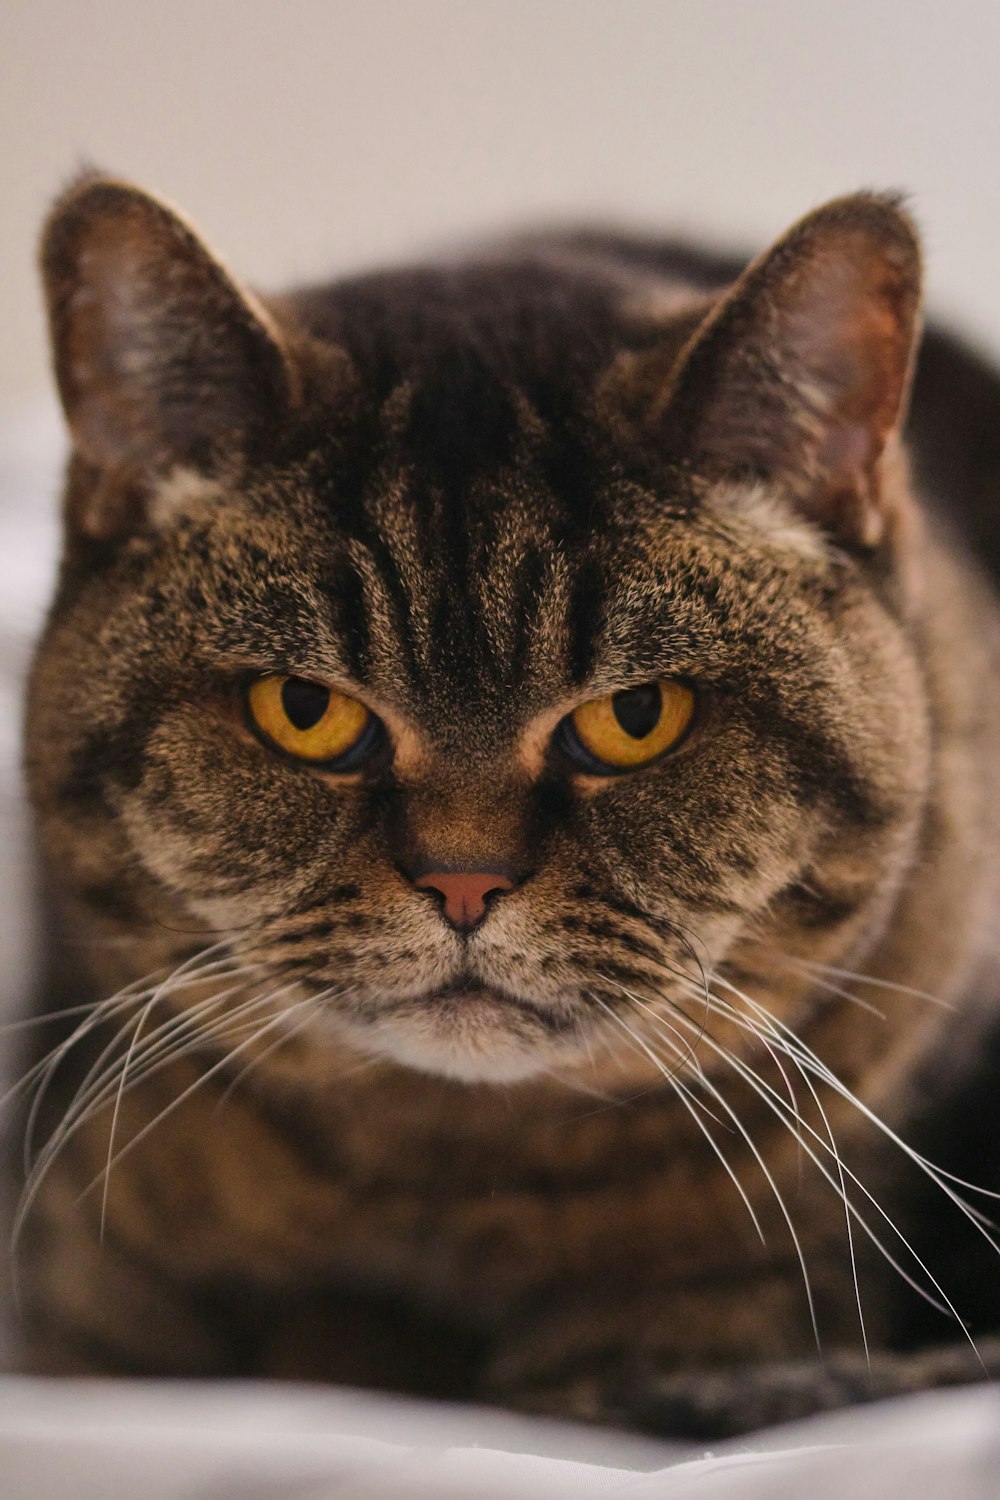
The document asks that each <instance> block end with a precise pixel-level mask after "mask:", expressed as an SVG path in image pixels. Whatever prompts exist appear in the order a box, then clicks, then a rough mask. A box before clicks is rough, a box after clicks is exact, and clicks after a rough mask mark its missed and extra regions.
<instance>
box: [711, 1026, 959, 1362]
mask: <svg viewBox="0 0 1000 1500" xmlns="http://www.w3.org/2000/svg"><path fill="white" fill-rule="evenodd" d="M715 1003H717V1004H718V1005H719V1006H720V1007H721V1009H720V1014H722V1015H727V1016H728V1017H729V1018H730V1019H731V1020H733V1021H735V1022H736V1023H737V1024H739V1023H740V1022H742V1024H743V1025H744V1027H745V1028H746V1029H747V1031H748V1032H749V1033H750V1034H751V1035H754V1036H757V1037H758V1038H759V1031H758V1030H757V1028H756V1027H755V1026H754V1025H753V1024H752V1023H751V1022H750V1021H749V1020H748V1018H746V1017H741V1016H740V1015H739V1012H737V1011H735V1010H734V1009H733V1008H732V1007H731V1006H728V1005H727V1004H726V1002H724V1001H719V1000H718V997H715ZM750 1003H751V1004H753V1003H754V1002H750ZM691 1024H692V1026H693V1023H691ZM784 1029H785V1030H786V1031H788V1028H784ZM789 1035H790V1036H791V1037H792V1039H793V1040H799V1039H797V1038H795V1034H794V1033H791V1032H789ZM705 1040H706V1045H708V1046H709V1047H711V1048H712V1050H714V1051H715V1052H716V1053H717V1054H718V1055H719V1056H720V1057H721V1058H723V1059H724V1060H725V1061H727V1062H728V1063H729V1064H730V1066H731V1067H732V1068H733V1069H734V1070H735V1071H736V1072H737V1073H738V1075H739V1076H740V1077H742V1078H743V1079H744V1080H745V1081H746V1083H747V1084H748V1085H749V1086H750V1088H751V1089H753V1091H754V1092H755V1093H756V1094H757V1095H758V1096H759V1097H760V1098H761V1100H762V1101H763V1102H764V1103H765V1104H767V1105H768V1107H769V1108H770V1109H771V1110H772V1111H773V1112H774V1113H775V1115H776V1116H777V1117H778V1119H779V1120H781V1121H782V1123H783V1124H784V1125H785V1126H786V1128H787V1129H788V1130H789V1131H790V1132H791V1133H792V1135H793V1136H794V1137H795V1138H796V1139H797V1140H798V1141H799V1142H800V1144H801V1145H802V1147H803V1149H804V1150H805V1152H806V1154H807V1155H808V1156H809V1157H810V1159H811V1160H812V1161H813V1163H814V1164H815V1166H816V1167H817V1169H818V1170H819V1171H820V1173H821V1174H822V1175H823V1177H824V1178H825V1179H826V1180H827V1182H829V1183H830V1185H831V1186H832V1187H833V1188H834V1191H836V1192H838V1196H839V1186H838V1183H837V1181H836V1179H835V1178H834V1177H833V1176H832V1175H831V1173H830V1172H829V1171H828V1170H827V1168H826V1167H825V1166H824V1164H823V1162H822V1161H821V1160H820V1158H819V1157H818V1156H817V1155H816V1153H815V1151H814V1150H813V1149H812V1147H810V1145H809V1143H808V1142H807V1141H806V1140H805V1139H804V1138H803V1136H802V1135H801V1133H800V1128H799V1127H801V1130H803V1131H805V1132H806V1133H807V1134H808V1135H810V1136H811V1137H812V1138H813V1139H814V1140H815V1141H816V1142H817V1143H818V1145H819V1146H820V1147H821V1148H822V1149H823V1150H825V1151H827V1152H828V1153H829V1152H830V1147H829V1145H828V1144H827V1142H826V1141H824V1139H823V1137H822V1136H820V1135H818V1134H817V1132H816V1131H815V1130H814V1129H813V1127H812V1126H811V1125H810V1124H809V1123H808V1121H806V1120H804V1119H802V1117H801V1116H799V1117H798V1119H797V1121H796V1124H794V1125H793V1124H792V1123H791V1122H790V1121H789V1119H788V1118H787V1116H788V1114H789V1113H790V1112H789V1109H788V1105H787V1104H786V1103H785V1101H784V1099H783V1098H782V1096H781V1095H780V1094H778V1093H776V1092H775V1090H774V1089H773V1088H772V1087H771V1085H770V1084H768V1083H767V1082H766V1080H765V1079H762V1078H760V1076H759V1075H758V1074H756V1073H755V1072H754V1071H753V1069H751V1068H748V1067H747V1066H746V1065H744V1063H743V1062H742V1061H741V1060H740V1058H738V1057H737V1056H736V1054H734V1053H732V1052H731V1051H730V1050H729V1049H728V1048H725V1047H723V1046H722V1045H721V1044H720V1043H718V1042H717V1041H716V1040H715V1039H714V1038H712V1037H711V1036H706V1039H705ZM777 1044H778V1045H785V1040H784V1039H783V1038H778V1040H777ZM831 1076H833V1075H831ZM824 1081H827V1080H826V1078H824ZM838 1082H839V1080H838ZM841 1087H843V1086H841ZM846 1092H847V1094H848V1096H849V1097H850V1098H851V1099H853V1095H850V1093H849V1091H846ZM843 1170H844V1172H845V1173H846V1175H847V1176H848V1177H849V1178H850V1179H851V1181H852V1182H853V1183H854V1184H855V1185H856V1186H857V1187H858V1188H859V1190H860V1191H861V1192H862V1193H863V1194H864V1196H865V1197H866V1198H867V1199H868V1201H869V1202H870V1203H871V1204H872V1206H873V1208H874V1209H875V1210H876V1212H877V1213H878V1214H879V1215H880V1216H881V1217H882V1218H883V1219H884V1220H885V1222H886V1224H887V1225H888V1226H889V1228H890V1229H891V1230H892V1231H893V1233H894V1234H895V1235H896V1236H897V1238H898V1239H899V1240H900V1241H901V1242H902V1244H903V1245H904V1246H905V1248H906V1250H907V1252H908V1253H909V1254H910V1255H911V1256H912V1257H913V1260H914V1262H915V1263H916V1265H917V1266H918V1267H919V1269H920V1270H921V1272H922V1273H923V1274H924V1276H926V1278H927V1280H928V1282H929V1283H930V1284H931V1286H933V1287H934V1289H935V1291H936V1292H937V1293H938V1294H939V1296H940V1298H941V1301H938V1300H937V1299H936V1298H935V1297H933V1296H932V1295H931V1294H930V1293H929V1292H928V1291H927V1289H926V1287H923V1286H921V1285H920V1284H919V1283H918V1282H916V1281H915V1280H914V1279H913V1277H912V1276H910V1275H909V1273H908V1272H907V1271H906V1270H905V1268H904V1267H903V1266H901V1265H900V1264H899V1262H898V1260H897V1259H896V1258H895V1257H894V1256H893V1255H892V1254H891V1252H890V1251H889V1250H888V1248H887V1247H886V1246H885V1245H884V1244H883V1242H882V1241H881V1239H880V1238H879V1237H878V1235H877V1234H876V1233H875V1231H874V1230H873V1229H872V1227H871V1225H870V1224H869V1223H868V1222H867V1220H866V1219H865V1218H864V1217H863V1215H861V1213H860V1212H859V1211H858V1209H857V1207H856V1205H855V1204H853V1203H850V1202H848V1204H847V1205H845V1206H847V1207H848V1208H849V1210H850V1212H851V1213H852V1215H853V1216H854V1219H855V1221H856V1222H857V1223H858V1224H859V1226H860V1227H861V1228H862V1229H863V1230H864V1232H865V1234H866V1235H867V1236H868V1237H869V1239H871V1241H872V1243H873V1244H874V1245H875V1246H876V1248H877V1249H878V1250H879V1252H880V1253H881V1254H882V1255H883V1256H884V1258H885V1259H886V1261H887V1262H888V1264H890V1265H891V1266H892V1267H893V1269H894V1270H895V1271H897V1273H898V1274H899V1275H900V1276H901V1277H902V1279H903V1280H904V1281H905V1282H906V1283H907V1285H909V1286H910V1287H912V1288H913V1290H914V1291H915V1292H917V1293H918V1294H919V1295H920V1296H921V1297H923V1298H924V1299H925V1300H926V1301H927V1302H929V1303H930V1304H931V1305H932V1306H933V1307H935V1308H937V1309H938V1311H940V1312H942V1313H944V1312H948V1313H950V1314H951V1316H952V1317H953V1318H954V1320H955V1321H956V1322H957V1323H958V1325H959V1327H960V1328H961V1329H962V1331H963V1333H964V1334H965V1337H966V1338H967V1339H968V1341H969V1343H970V1345H971V1347H972V1349H973V1352H974V1353H975V1354H976V1357H977V1359H978V1358H979V1352H978V1350H977V1349H976V1346H975V1343H974V1341H973V1339H972V1337H971V1335H970V1333H969V1330H968V1328H967V1326H966V1324H965V1322H964V1321H963V1319H962V1318H961V1316H960V1314H959V1313H958V1311H957V1309H956V1308H955V1306H954V1303H953V1302H952V1301H951V1299H950V1298H949V1297H948V1295H947V1293H946V1292H945V1291H944V1289H943V1287H942V1286H941V1284H940V1282H939V1281H938V1280H937V1278H936V1277H935V1276H934V1275H933V1273H932V1272H931V1270H930V1269H929V1267H928V1266H927V1265H926V1264H925V1262H924V1261H923V1260H922V1259H921V1258H920V1256H919V1255H918V1254H917V1252H916V1251H915V1250H914V1248H913V1246H912V1245H911V1244H910V1243H909V1241H908V1240H907V1239H906V1237H905V1235H904V1234H903V1233H902V1231H901V1230H900V1229H899V1227H898V1225H896V1224H895V1223H894V1221H893V1220H892V1218H891V1217H890V1215H889V1214H888V1213H887V1212H886V1210H885V1209H884V1208H883V1207H882V1205H881V1204H880V1203H879V1202H878V1200H877V1199H876V1198H875V1197H874V1196H873V1195H872V1194H871V1193H870V1192H869V1190H868V1188H867V1187H866V1186H865V1184H864V1183H863V1182H862V1181H861V1179H860V1178H859V1177H858V1176H857V1175H856V1173H854V1172H852V1171H851V1169H850V1168H849V1167H847V1166H844V1167H843Z"/></svg>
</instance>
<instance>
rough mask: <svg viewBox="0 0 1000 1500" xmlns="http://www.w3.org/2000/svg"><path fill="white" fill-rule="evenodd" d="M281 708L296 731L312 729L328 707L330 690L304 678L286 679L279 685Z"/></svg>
mask: <svg viewBox="0 0 1000 1500" xmlns="http://www.w3.org/2000/svg"><path fill="white" fill-rule="evenodd" d="M281 706H282V708H283V709H284V710H285V713H286V714H287V715H288V718H289V720H290V721H291V723H292V724H294V726H295V728H296V729H312V728H313V726H314V725H315V724H318V723H319V721H320V719H321V718H322V717H323V715H324V714H325V713H326V711H327V709H328V708H329V706H330V689H329V688H325V687H321V686H320V684H319V683H318V682H307V681H306V679H305V678H304V677H288V678H286V679H285V681H284V682H283V683H282V684H281Z"/></svg>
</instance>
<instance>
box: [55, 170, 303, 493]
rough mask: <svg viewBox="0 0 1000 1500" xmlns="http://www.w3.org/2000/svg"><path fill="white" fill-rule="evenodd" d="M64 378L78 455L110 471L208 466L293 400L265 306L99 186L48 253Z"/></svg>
mask: <svg viewBox="0 0 1000 1500" xmlns="http://www.w3.org/2000/svg"><path fill="white" fill-rule="evenodd" d="M42 268H43V273H44V277H45V284H46V291H47V294H48V303H49V315H50V322H51V327H52V343H53V353H54V359H55V366H56V375H57V379H58V382H59V388H60V392H61V395H62V398H63V404H64V406H65V409H66V414H67V417H68V420H69V423H70V426H71V428H72V430H73V434H74V438H75V440H76V443H77V446H78V448H79V450H80V451H81V452H82V454H83V455H84V456H85V457H86V458H87V459H89V460H90V461H91V462H92V463H95V464H97V465H98V466H107V465H114V464H122V463H129V464H134V465H135V466H137V467H140V468H147V469H148V468H155V467H159V466H162V465H163V464H167V463H170V462H178V461H186V462H189V461H197V460H198V459H199V457H203V456H204V455H205V453H206V452H208V451H209V450H210V449H211V448H212V447H213V446H215V445H218V444H220V443H221V444H225V443H226V442H227V441H233V440H236V439H237V438H238V437H239V435H240V434H242V433H245V432H246V431H247V430H248V429H249V428H251V427H252V426H253V425H254V424H255V423H257V422H258V421H260V420H261V418H262V416H263V414H264V412H265V411H266V410H271V411H273V410H274V409H275V407H276V406H277V405H278V404H280V402H281V401H282V400H284V399H285V398H286V397H287V394H288V372H287V368H286V364H285V359H284V355H283V351H282V349H281V348H280V346H279V344H278V342H277V339H276V337H275V335H274V332H273V330H272V329H271V328H270V327H269V326H268V325H267V322H266V319H265V317H264V315H263V314H262V312H261V310H260V308H259V307H257V306H256V304H255V303H254V302H253V300H252V299H251V298H249V297H248V296H247V294H246V293H244V292H242V291H241V290H240V288H239V287H238V286H237V285H236V283H235V282H234V281H233V280H232V278H231V277H230V276H229V275H228V273H227V272H226V271H225V270H224V268H223V267H222V266H221V265H220V264H219V262H218V261H217V260H216V259H215V258H214V256H213V255H212V254H211V252H210V251H209V250H208V249H207V248H206V247H205V246H204V245H203V244H202V242H201V241H200V240H199V239H198V237H197V236H196V235H195V234H194V232H193V231H192V230H191V229H189V228H188V226H187V225H186V224H184V223H183V222H182V221H181V220H180V219H179V218H178V217H177V216H176V215H175V214H174V213H173V212H172V211H171V210H170V209H168V208H166V207H165V206H164V205H163V204H161V203H159V202H158V201H157V200H155V199H153V198H150V197H148V196H147V195H146V194H144V193H141V192H139V191H138V190H137V189H135V188H132V187H130V186H128V185H126V184H122V183H117V182H113V181H109V180H107V179H100V178H98V179H88V180H85V181H84V182H83V183H81V184H80V185H79V186H78V187H76V188H75V189H73V190H71V191H70V193H69V194H68V195H67V196H66V197H65V198H64V199H63V200H62V201H61V202H60V203H59V204H57V206H56V208H55V210H54V212H53V214H52V217H51V218H50V221H49V224H48V226H47V228H46V231H45V235H44V238H43V243H42Z"/></svg>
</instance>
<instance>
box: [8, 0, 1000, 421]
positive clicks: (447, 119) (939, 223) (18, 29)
mask: <svg viewBox="0 0 1000 1500" xmlns="http://www.w3.org/2000/svg"><path fill="white" fill-rule="evenodd" d="M0 147H2V154H0V397H2V396H10V395H13V394H18V393H20V394H31V393H37V392H38V391H41V390H46V389H47V386H46V380H47V375H46V367H45V357H44V350H43V340H42V327H41V317H40V309H39V305H38V299H37V293H36V289H35V281H34V273H33V268H32V257H33V245H34V238H35V235H36V231H37V225H38V221H39V219H40V217H41V215H42V213H43V212H44V209H45V206H46V203H47V200H48V199H49V198H50V196H51V195H52V193H53V192H54V191H55V190H56V189H57V188H58V186H59V185H60V183H61V182H63V181H64V180H65V179H66V177H67V175H68V174H70V173H71V172H72V171H73V169H74V167H75V166H76V165H77V164H79V163H81V162H83V161H94V162H97V163H100V164H103V165H107V166H108V167H110V168H113V169H114V170H116V171H118V172H121V173H124V174H127V175H130V176H133V177H135V178H136V179H138V180H139V181H141V182H143V183H145V184H147V185H148V186H150V187H153V188H155V189H157V190H158V191H160V192H161V193H163V194H165V195H166V196H168V197H169V198H171V199H173V200H174V201H176V202H177V203H179V204H181V205H182V206H183V207H184V208H185V209H186V210H187V211H188V213H189V214H191V215H192V216H193V217H194V218H195V219H196V220H197V221H198V222H199V223H200V224H201V226H202V227H203V229H204V230H205V231H206V233H207V234H208V236H209V238H210V239H211V240H212V241H213V243H214V244H215V245H216V246H217V248H219V249H220V250H221V251H222V252H223V254H224V255H225V256H226V257H227V258H228V259H229V260H230V261H231V262H232V263H234V265H235V266H236V268H237V269H238V270H239V271H240V272H241V273H242V274H243V275H244V276H245V277H247V278H248V279H251V280H256V281H258V282H259V283H261V284H269V283H270V284H280V283H282V282H288V281H290V280H294V279H295V278H297V277H299V276H316V275H322V274H324V273H326V272H328V271H332V270H338V269H346V268H348V267H352V266H358V265H362V264H365V263H368V262H372V261H383V260H391V259H397V258H400V257H403V256H405V255H406V254H408V253H409V252H411V251H413V250H414V249H420V248H423V247H427V246H433V245H434V244H436V243H440V242H447V241H449V239H451V238H453V237H455V236H459V237H461V236H465V235H468V234H470V233H474V232H476V231H479V230H482V229H484V228H488V227H490V226H493V225H503V226H509V225H510V224H511V223H524V222H526V221H532V220H538V219H539V218H541V219H543V220H546V219H548V220H552V219H560V218H566V217H571V216H573V215H574V214H579V215H583V216H585V217H605V216H610V217H615V218H619V219H623V220H626V221H631V222H637V223H639V224H647V225H651V226H657V225H663V226H680V227H682V228H690V229H704V230H705V231H706V232H708V233H711V234H712V235H714V236H715V237H716V238H721V239H722V240H723V241H730V242H735V243H746V244H748V245H756V244H758V243H760V242H761V241H762V240H764V239H767V238H769V237H771V236H772V235H774V234H776V233H777V232H779V231H780V230H781V229H782V228H783V227H784V225H785V224H786V223H787V222H788V221H790V220H791V219H793V218H794V217H796V216H797V215H798V214H800V213H801V212H802V211H803V210H805V209H806V208H808V207H810V206H811V205H812V204H814V203H816V202H817V201H818V200H820V199H822V198H824V197H826V196H830V195H833V194H836V193H839V192H843V191H845V190H848V189H851V188H855V187H858V186H863V185H876V186H883V185H884V186H889V185H892V186H896V185H899V186H903V187H906V188H908V189H910V190H911V191H912V193H913V202H914V205H915V207H916V210H917V213H918V215H919V217H920V219H921V221H922V223H923V224H924V226H925V229H926V235H927V244H928V258H929V266H930V285H931V296H932V301H933V303H934V304H935V305H936V306H938V307H941V308H944V309H946V310H948V311H949V312H951V313H952V314H954V315H955V316H957V317H959V318H960V319H961V320H963V322H964V324H965V325H966V327H967V328H968V329H970V330H971V331H972V332H973V333H975V334H976V335H978V337H979V338H980V339H981V340H983V341H986V342H989V343H991V344H992V345H993V346H994V347H995V348H997V349H998V350H1000V274H998V272H997V269H996V263H997V260H998V251H1000V6H998V5H997V4H996V3H992V0H950V3H949V4H948V5H947V6H946V5H945V4H944V3H942V0H839V3H837V4H836V5H835V4H833V3H810V0H617V3H611V0H366V3H358V0H351V3H349V0H325V3H323V0H287V3H285V4H281V5H278V4H267V3H252V0H251V3H236V0H157V3H155V4H150V3H147V0H93V3H90V4H87V3H82V0H0Z"/></svg>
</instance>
